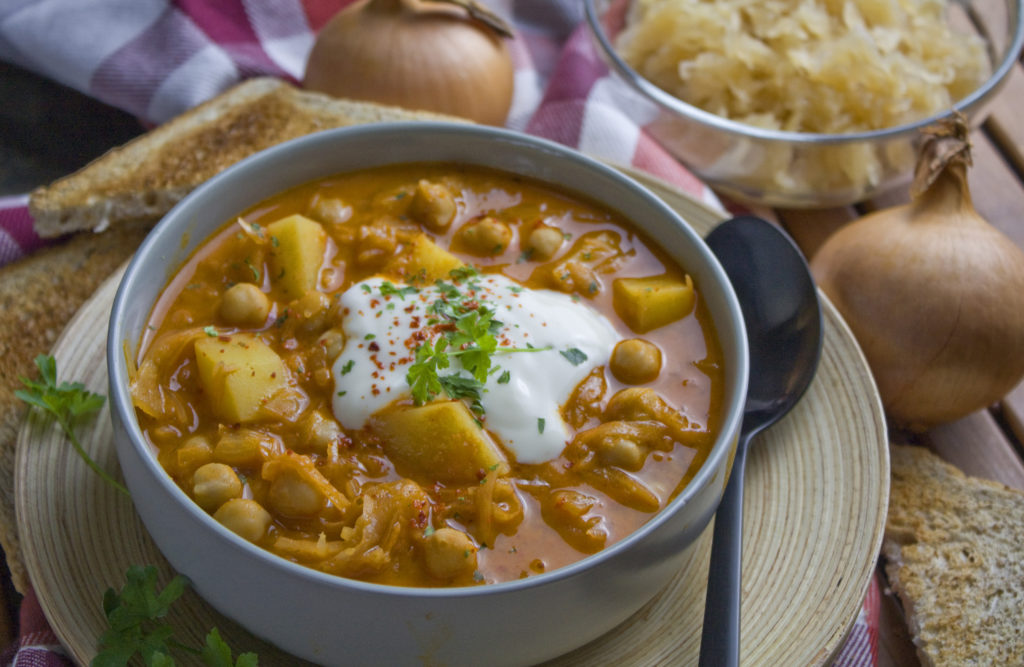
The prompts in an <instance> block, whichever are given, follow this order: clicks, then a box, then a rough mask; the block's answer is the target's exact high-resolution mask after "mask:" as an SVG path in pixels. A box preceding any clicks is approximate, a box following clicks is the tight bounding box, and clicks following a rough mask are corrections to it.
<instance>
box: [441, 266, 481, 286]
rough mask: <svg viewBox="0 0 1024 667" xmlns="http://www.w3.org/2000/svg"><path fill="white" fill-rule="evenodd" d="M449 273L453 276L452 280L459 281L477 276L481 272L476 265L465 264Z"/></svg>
mask: <svg viewBox="0 0 1024 667" xmlns="http://www.w3.org/2000/svg"><path fill="white" fill-rule="evenodd" d="M448 275H449V276H451V278H452V280H454V281H456V282H458V281H460V280H469V279H470V278H476V277H477V276H479V275H480V272H479V271H477V270H476V267H475V266H472V265H470V264H464V265H462V266H459V267H456V268H454V269H452V270H451V271H449V272H448Z"/></svg>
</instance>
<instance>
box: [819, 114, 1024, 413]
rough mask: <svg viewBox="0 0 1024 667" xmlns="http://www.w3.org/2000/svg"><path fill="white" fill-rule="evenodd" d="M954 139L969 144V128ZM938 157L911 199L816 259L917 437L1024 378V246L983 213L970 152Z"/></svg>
mask: <svg viewBox="0 0 1024 667" xmlns="http://www.w3.org/2000/svg"><path fill="white" fill-rule="evenodd" d="M956 133H957V135H956V138H958V139H959V140H962V141H963V142H964V146H967V144H966V133H967V130H966V125H964V126H963V127H962V128H958V129H957V130H956ZM949 138H950V137H949V136H947V135H943V139H949ZM926 148H927V142H926ZM946 148H947V149H948V148H949V147H948V146H947V147H946ZM935 151H937V153H936V152H935ZM935 151H933V152H932V153H929V154H923V155H922V161H921V163H919V171H918V178H917V180H916V181H915V186H920V187H919V188H918V189H919V190H920V192H918V193H917V194H916V195H915V197H914V199H913V201H912V202H911V203H910V204H908V205H904V206H899V207H895V208H890V209H886V210H882V211H878V212H876V213H873V214H871V215H868V216H865V217H864V218H861V219H860V220H858V221H855V222H853V223H851V224H849V225H847V226H846V227H844V228H842V229H840V230H839V231H838V232H836V233H835V234H833V235H832V236H831V237H829V239H828V240H827V241H826V242H825V244H824V245H823V246H822V247H821V249H820V250H819V251H818V252H817V253H816V254H815V256H814V258H813V259H812V261H811V270H812V272H813V274H814V277H815V279H816V281H817V282H818V285H819V287H821V289H822V290H823V291H824V292H825V294H826V295H827V296H828V297H829V299H830V300H831V301H832V302H833V304H834V305H835V306H836V308H837V309H838V310H839V312H840V313H841V314H842V315H843V317H844V319H845V320H846V322H847V324H848V325H849V326H850V329H851V330H852V331H853V334H854V336H855V337H856V338H857V341H858V342H859V344H860V346H861V349H862V350H863V352H864V356H865V358H866V359H867V362H868V365H869V366H870V367H871V371H872V374H873V375H874V378H875V382H876V383H877V386H878V392H879V394H880V395H881V398H882V403H883V405H884V406H885V409H886V413H887V415H888V417H889V420H890V422H891V423H892V424H893V425H896V426H901V427H904V428H909V429H911V430H924V429H927V428H931V427H932V426H935V425H938V424H942V423H946V422H949V421H953V420H956V419H959V418H961V417H964V416H966V415H968V414H970V413H971V412H974V411H975V410H979V409H981V408H984V407H986V406H988V405H991V404H992V403H994V402H996V401H997V400H999V399H1000V398H1002V397H1003V396H1005V395H1006V394H1007V393H1008V392H1009V391H1010V390H1011V389H1013V387H1014V386H1016V385H1017V384H1018V383H1019V382H1020V381H1021V379H1022V378H1024V251H1022V250H1021V249H1020V248H1019V247H1018V246H1017V245H1016V244H1014V243H1013V242H1012V241H1011V240H1010V239H1009V238H1007V237H1006V236H1005V235H1004V234H1003V233H1002V232H1000V231H999V230H998V229H996V228H995V227H993V226H991V225H990V224H989V223H987V222H986V221H985V220H983V219H982V218H981V217H980V216H979V215H978V214H977V213H976V212H975V210H974V207H973V205H972V204H971V198H970V193H969V192H968V190H967V185H966V169H967V165H968V164H969V151H966V150H964V151H963V152H962V153H958V152H956V151H953V152H949V151H948V150H946V151H945V152H944V150H943V149H942V148H941V147H939V148H936V149H935ZM964 156H966V159H965V157H964ZM936 160H938V162H936Z"/></svg>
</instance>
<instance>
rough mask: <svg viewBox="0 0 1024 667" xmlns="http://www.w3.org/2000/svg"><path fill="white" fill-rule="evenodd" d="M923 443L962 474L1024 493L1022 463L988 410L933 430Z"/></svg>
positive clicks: (1023, 465)
mask: <svg viewBox="0 0 1024 667" xmlns="http://www.w3.org/2000/svg"><path fill="white" fill-rule="evenodd" d="M924 440H925V441H926V442H927V444H928V445H929V447H931V449H932V451H934V452H935V453H936V454H938V455H939V456H941V457H942V458H944V459H945V460H947V461H949V462H950V463H952V464H953V465H955V466H956V467H958V468H960V469H961V470H962V471H964V473H966V474H968V475H971V476H974V477H982V478H984V479H991V480H995V481H997V482H1002V483H1003V484H1006V485H1007V486H1012V487H1014V488H1016V489H1022V490H1024V461H1022V460H1021V457H1020V456H1019V455H1018V454H1017V452H1016V450H1015V449H1014V446H1013V443H1012V442H1011V441H1010V440H1009V439H1008V438H1007V437H1006V434H1005V433H1004V432H1003V430H1002V429H1001V428H1000V427H999V424H998V423H997V422H996V420H995V418H994V417H993V416H992V415H991V414H990V413H989V412H988V410H979V411H978V412H975V413H974V414H971V415H968V416H967V417H964V418H963V419H960V420H958V421H955V422H952V423H949V424H945V425H943V426H938V427H936V428H933V429H932V430H930V431H928V433H927V434H925V437H924Z"/></svg>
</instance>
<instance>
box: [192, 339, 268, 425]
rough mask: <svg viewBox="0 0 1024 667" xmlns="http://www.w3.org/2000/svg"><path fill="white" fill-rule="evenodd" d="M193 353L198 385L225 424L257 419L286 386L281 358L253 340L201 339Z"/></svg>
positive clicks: (259, 342)
mask: <svg viewBox="0 0 1024 667" xmlns="http://www.w3.org/2000/svg"><path fill="white" fill-rule="evenodd" d="M195 351H196V362H197V363H198V366H199V382H200V383H201V384H202V386H203V391H204V392H205V394H206V396H207V397H208V398H209V400H210V402H211V407H212V408H213V411H214V413H215V414H216V415H217V416H218V417H219V418H220V419H222V420H224V421H225V422H227V423H231V424H237V423H241V422H249V421H255V420H257V419H259V418H260V412H261V410H260V408H261V407H262V406H263V405H264V404H265V403H266V402H267V401H268V400H269V399H270V397H271V396H273V395H274V394H275V393H277V392H278V391H280V390H282V389H284V388H285V387H287V386H288V371H287V369H286V368H285V365H284V362H283V361H282V360H281V357H279V356H277V353H276V352H274V351H273V350H272V349H270V347H268V346H267V345H266V344H265V343H263V342H262V341H261V340H260V339H259V338H257V337H255V336H251V335H248V334H235V335H233V336H231V337H230V338H223V337H217V338H202V339H200V340H197V341H196V344H195Z"/></svg>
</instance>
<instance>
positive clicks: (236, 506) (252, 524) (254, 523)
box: [213, 498, 273, 542]
mask: <svg viewBox="0 0 1024 667" xmlns="http://www.w3.org/2000/svg"><path fill="white" fill-rule="evenodd" d="M213 518H214V519H216V520H217V521H219V522H220V523H221V525H222V526H224V527H225V528H227V529H228V530H230V531H231V532H233V533H235V534H236V535H238V536H240V537H243V538H245V539H247V540H249V541H250V542H258V541H259V540H261V539H262V538H263V536H264V535H266V534H267V529H268V528H270V524H271V522H273V518H272V517H271V516H270V512H268V511H267V510H265V509H263V506H262V505H260V504H259V503H258V502H256V501H255V500H249V499H248V498H232V499H231V500H229V501H227V502H226V503H224V504H223V505H221V506H220V508H219V509H218V510H217V511H216V512H214V513H213Z"/></svg>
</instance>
